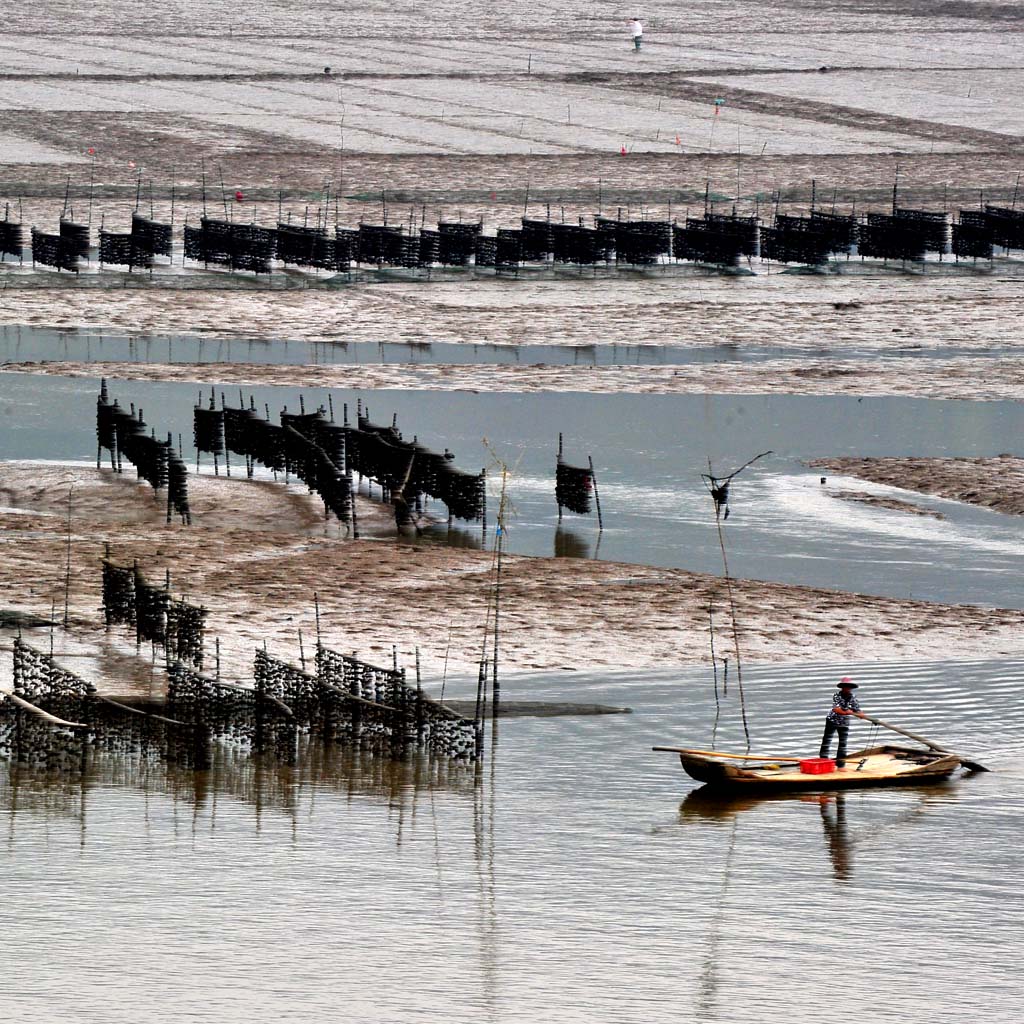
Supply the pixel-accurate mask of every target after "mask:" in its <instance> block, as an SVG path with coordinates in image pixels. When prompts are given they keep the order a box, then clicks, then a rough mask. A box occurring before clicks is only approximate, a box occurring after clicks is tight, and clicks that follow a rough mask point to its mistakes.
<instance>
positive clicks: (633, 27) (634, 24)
mask: <svg viewBox="0 0 1024 1024" xmlns="http://www.w3.org/2000/svg"><path fill="white" fill-rule="evenodd" d="M629 30H630V32H632V34H633V48H634V49H636V50H639V49H640V43H641V40H642V39H643V36H644V27H643V25H641V24H640V19H639V18H634V19H633V20H632V21H631V22H630V23H629Z"/></svg>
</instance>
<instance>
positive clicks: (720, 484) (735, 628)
mask: <svg viewBox="0 0 1024 1024" xmlns="http://www.w3.org/2000/svg"><path fill="white" fill-rule="evenodd" d="M766 455H771V452H770V451H767V452H761V454H760V455H755V456H754V457H753V458H752V459H749V460H748V461H747V462H744V463H743V465H742V466H740V467H739V469H735V470H733V471H732V472H731V473H730V474H729V475H728V476H724V477H716V476H715V475H714V472H713V471H712V469H711V460H710V459H708V471H707V473H702V474H701V479H702V480H703V481H704V484H705V486H706V487H707V489H708V493H709V494H710V495H711V500H712V501H713V502H714V506H715V528H716V529H717V531H718V547H719V550H720V551H721V552H722V569H723V579H724V580H725V592H726V596H727V597H728V599H729V616H730V618H731V620H732V643H733V652H734V653H735V655H736V688H737V689H738V690H739V695H740V717H741V719H742V721H743V736H744V738H745V739H746V741H747V750H750V726H749V724H748V722H747V702H746V695H745V694H744V692H743V672H742V667H741V665H742V663H741V660H740V633H739V624H738V623H737V621H736V598H735V595H734V593H733V587H732V574H731V573H730V572H729V556H728V555H727V554H726V550H725V532H724V531H723V529H722V523H723V522H724V521H725V520H726V519H728V518H729V485H730V484H731V483H732V481H733V479H734V478H735V477H737V476H739V474H740V473H742V472H743V470H745V469H746V468H747V467H748V466H750V465H752V464H753V463H755V462H757V460H758V459H762V458H764V457H765V456H766ZM716 694H717V676H716Z"/></svg>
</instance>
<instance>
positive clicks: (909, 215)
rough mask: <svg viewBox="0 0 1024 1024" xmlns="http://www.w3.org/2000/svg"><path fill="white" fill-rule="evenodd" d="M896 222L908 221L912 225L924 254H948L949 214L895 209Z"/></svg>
mask: <svg viewBox="0 0 1024 1024" xmlns="http://www.w3.org/2000/svg"><path fill="white" fill-rule="evenodd" d="M893 216H894V217H895V218H896V220H898V221H899V220H902V221H908V222H910V223H911V224H913V225H914V230H915V231H917V233H918V234H919V236H920V238H921V240H922V241H923V242H924V247H925V251H926V252H938V253H946V252H949V240H950V231H949V228H950V223H949V214H947V213H937V212H935V211H933V210H908V209H900V208H897V209H896V210H894V211H893Z"/></svg>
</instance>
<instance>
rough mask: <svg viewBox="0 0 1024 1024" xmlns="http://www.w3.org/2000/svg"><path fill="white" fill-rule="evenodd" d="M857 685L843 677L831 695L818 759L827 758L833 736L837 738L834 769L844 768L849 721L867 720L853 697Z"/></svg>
mask: <svg viewBox="0 0 1024 1024" xmlns="http://www.w3.org/2000/svg"><path fill="white" fill-rule="evenodd" d="M856 689H857V684H856V683H855V682H854V681H853V680H852V679H851V678H850V677H849V676H843V678H842V679H840V680H839V689H838V690H836V692H835V693H834V694H833V695H832V710H831V711H830V712H829V713H828V717H827V718H826V719H825V733H824V735H823V736H822V737H821V750H820V751H818V757H828V752H829V747H831V746H832V737H833V735H838V736H839V743H838V745H837V746H836V768H843V767H845V766H846V741H847V738H848V737H849V735H850V719H851V718H853V717H854V716H856V717H857V718H867V717H868V716H867V715H865V714H864V712H863V711H861V709H860V704H859V703H858V701H857V698H856V696H854V693H853V691H854V690H856Z"/></svg>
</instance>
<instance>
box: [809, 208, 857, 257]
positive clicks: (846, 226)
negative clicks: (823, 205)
mask: <svg viewBox="0 0 1024 1024" xmlns="http://www.w3.org/2000/svg"><path fill="white" fill-rule="evenodd" d="M811 220H812V221H813V222H814V223H815V224H817V225H819V230H820V231H821V234H822V235H823V236H824V237H825V240H826V244H827V245H828V251H829V252H836V253H849V252H850V251H851V250H852V249H853V247H854V246H855V245H856V244H857V218H856V217H854V216H853V215H852V214H842V213H825V212H824V211H822V210H812V211H811Z"/></svg>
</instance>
